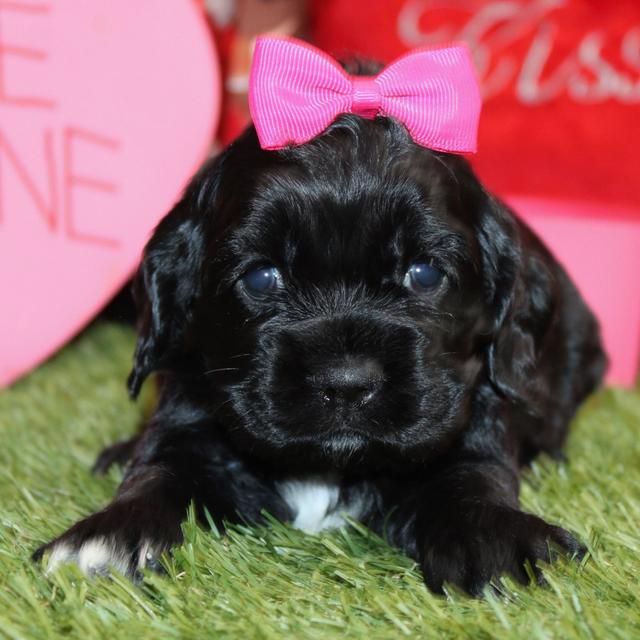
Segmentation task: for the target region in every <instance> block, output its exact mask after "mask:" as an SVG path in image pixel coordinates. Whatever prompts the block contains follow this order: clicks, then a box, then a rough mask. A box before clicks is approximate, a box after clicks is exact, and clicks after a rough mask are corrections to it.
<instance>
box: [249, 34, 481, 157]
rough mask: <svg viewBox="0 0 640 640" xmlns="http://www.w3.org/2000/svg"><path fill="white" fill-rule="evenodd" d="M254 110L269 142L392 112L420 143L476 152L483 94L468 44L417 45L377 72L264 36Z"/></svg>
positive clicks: (296, 140)
mask: <svg viewBox="0 0 640 640" xmlns="http://www.w3.org/2000/svg"><path fill="white" fill-rule="evenodd" d="M249 105H250V109H251V117H252V119H253V123H254V125H255V128H256V131H257V133H258V138H259V140H260V146H261V147H262V148H263V149H282V148H283V147H285V146H287V145H288V144H301V143H303V142H307V141H308V140H311V138H313V137H315V136H317V135H318V134H319V133H321V132H322V131H324V130H325V129H326V128H327V127H328V126H329V124H331V122H333V120H334V119H335V118H336V116H337V115H338V114H340V113H354V114H357V115H360V116H363V117H365V118H374V117H375V116H376V115H384V116H391V117H393V118H396V119H397V120H399V121H400V122H402V123H403V124H404V125H405V127H406V128H407V129H408V130H409V133H410V134H411V137H412V138H413V139H414V140H415V141H416V142H417V143H418V144H420V145H422V146H424V147H429V148H430V149H436V150H438V151H449V152H474V151H475V150H476V138H477V131H478V118H479V116H480V107H481V98H480V90H479V87H478V83H477V81H476V77H475V73H474V68H473V63H472V61H471V56H470V54H469V51H468V49H467V47H466V46H465V45H453V46H450V47H444V48H439V49H436V48H434V49H416V50H414V51H411V52H409V53H407V54H406V55H404V56H402V57H400V58H398V59H397V60H396V61H395V62H392V63H391V64H390V65H388V66H387V67H386V68H385V69H383V70H382V72H380V73H379V74H378V75H377V76H350V75H348V74H347V73H345V71H344V70H343V69H342V67H340V66H339V65H338V63H337V62H336V61H335V60H334V59H333V58H332V57H331V56H329V55H327V54H326V53H324V52H323V51H320V50H319V49H316V48H315V47H312V46H311V45H309V44H306V43H304V42H302V41H300V40H295V39H293V38H280V37H268V36H262V37H260V38H258V40H257V42H256V47H255V52H254V54H253V64H252V67H251V78H250V84H249Z"/></svg>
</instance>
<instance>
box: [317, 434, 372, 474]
mask: <svg viewBox="0 0 640 640" xmlns="http://www.w3.org/2000/svg"><path fill="white" fill-rule="evenodd" d="M369 445H370V442H369V439H368V438H366V436H364V435H363V434H360V433H357V432H353V431H347V430H346V429H344V430H338V431H336V433H334V434H332V435H330V436H328V437H326V438H325V439H324V440H322V441H321V442H320V443H319V449H320V453H321V455H322V457H323V458H325V459H326V460H327V461H328V462H330V463H333V464H335V465H336V466H340V467H342V466H346V465H348V464H349V463H350V462H352V461H353V460H356V459H359V458H362V457H363V456H364V455H365V454H366V451H367V449H368V448H369Z"/></svg>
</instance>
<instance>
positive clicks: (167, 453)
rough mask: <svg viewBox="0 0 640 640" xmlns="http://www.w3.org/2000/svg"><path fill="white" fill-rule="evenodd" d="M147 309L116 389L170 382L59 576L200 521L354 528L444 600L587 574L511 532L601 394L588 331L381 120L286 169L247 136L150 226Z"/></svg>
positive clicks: (491, 211) (55, 545)
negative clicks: (530, 570) (453, 591)
mask: <svg viewBox="0 0 640 640" xmlns="http://www.w3.org/2000/svg"><path fill="white" fill-rule="evenodd" d="M137 294H138V297H139V303H140V332H139V340H138V345H137V348H136V353H135V363H134V368H133V371H132V374H131V377H130V380H129V387H130V391H131V393H132V395H134V396H135V395H136V394H137V393H138V390H139V388H140V385H141V384H142V382H143V380H144V379H145V377H146V376H147V375H148V374H149V373H151V372H152V371H161V372H162V374H163V385H162V387H163V388H162V393H161V399H160V403H159V407H158V409H157V411H156V413H155V415H154V416H153V418H152V419H151V421H150V423H149V425H148V426H147V428H146V430H145V432H144V433H143V435H142V436H141V438H140V440H139V442H137V444H136V446H135V449H134V450H133V452H132V458H131V460H130V463H129V465H128V467H127V470H126V474H125V478H124V480H123V482H122V485H121V487H120V489H119V491H118V494H117V496H116V498H115V499H114V501H113V502H112V503H111V504H110V505H109V506H107V507H106V508H105V509H103V510H102V511H99V512H97V513H95V514H93V515H91V516H89V517H88V518H86V519H85V520H82V521H81V522H79V523H77V524H76V525H74V526H73V527H72V528H71V529H69V531H67V532H66V533H64V534H63V535H62V536H60V537H59V538H57V539H56V540H54V541H53V542H51V543H49V544H48V545H46V546H45V547H43V548H42V549H40V550H39V551H38V552H37V553H36V556H37V557H39V556H41V555H42V553H43V552H44V551H45V550H48V551H50V556H49V563H50V565H56V564H57V563H59V562H63V561H75V562H77V563H78V564H79V565H80V567H81V568H82V569H83V570H85V571H87V572H89V573H90V572H93V571H102V570H104V569H105V568H106V567H107V566H108V565H115V566H116V567H117V568H119V569H121V570H122V571H125V572H128V573H130V574H134V573H135V572H136V571H137V570H138V569H139V568H140V567H142V566H144V565H149V564H151V565H153V564H154V563H155V560H156V558H157V556H158V554H160V553H161V552H162V551H163V550H165V549H168V548H170V547H171V546H172V545H174V544H176V543H178V542H179V541H180V538H181V531H180V523H181V521H182V520H183V518H184V516H185V510H186V508H187V506H188V505H189V503H190V501H192V500H193V501H194V502H195V504H196V507H197V509H198V511H199V513H200V515H201V516H202V515H203V514H204V510H205V509H206V510H208V512H209V513H210V514H211V516H212V517H213V518H214V519H215V520H216V522H218V523H222V522H223V521H224V520H226V521H230V522H238V521H248V522H256V521H259V520H260V518H261V512H262V511H263V510H266V511H268V512H270V513H271V514H273V515H274V516H276V517H277V518H280V519H282V520H284V521H289V522H292V523H293V525H294V526H298V527H301V528H303V529H306V530H312V531H317V530H320V529H323V528H326V527H329V526H336V525H339V524H340V523H342V522H343V516H344V514H349V515H351V516H352V517H355V518H359V519H360V520H361V521H362V522H364V523H365V524H366V525H368V526H369V527H371V528H372V529H373V530H375V531H377V532H379V533H381V534H383V535H385V536H386V537H387V539H388V540H389V542H390V543H391V544H393V545H397V546H398V547H400V548H401V549H402V550H404V551H405V552H406V553H407V554H409V555H410V556H411V557H413V558H415V559H416V560H417V561H418V562H419V563H420V566H421V567H422V569H423V572H424V577H425V580H426V583H427V585H428V586H429V587H430V588H431V589H433V590H434V591H441V590H442V587H443V584H444V583H445V582H450V583H453V584H456V585H459V586H461V587H463V588H464V589H466V590H467V591H469V592H470V593H473V594H476V593H479V592H480V591H481V590H482V588H483V586H484V585H486V583H487V582H488V581H489V580H491V578H492V577H494V576H499V575H500V574H503V573H510V574H512V575H514V576H515V577H516V578H517V579H519V580H521V581H523V582H526V581H527V573H526V572H525V568H524V565H525V564H526V562H527V561H529V562H530V563H531V564H532V565H533V567H534V570H535V571H538V569H536V568H535V565H536V562H537V561H539V560H543V561H548V560H549V545H551V546H556V547H559V548H560V549H561V550H565V551H567V552H569V553H572V554H580V553H581V552H582V550H583V547H582V546H581V544H580V543H579V542H578V541H577V540H576V539H575V538H574V537H573V536H572V535H571V534H570V533H568V532H567V531H565V530H563V529H561V528H559V527H557V526H554V525H551V524H547V523H546V522H545V521H544V520H541V519H540V518H538V517H536V516H533V515H530V514H527V513H524V512H523V511H521V510H520V509H519V506H518V476H519V468H520V466H521V465H522V464H524V463H526V462H527V461H529V460H530V459H531V458H532V457H533V456H535V455H536V454H537V453H539V452H541V451H543V452H546V453H548V454H550V455H552V456H557V455H559V451H560V448H561V446H562V444H563V442H564V440H565V436H566V434H567V427H568V424H569V421H570V420H571V417H572V416H573V415H574V412H575V411H576V408H577V407H578V405H579V403H580V402H581V401H582V400H583V399H584V398H585V396H587V394H589V393H590V392H591V391H592V390H593V389H594V388H595V387H596V386H597V385H598V383H599V382H600V380H601V376H602V373H603V370H604V367H605V358H604V356H603V352H602V349H601V345H600V340H599V335H598V327H597V324H596V322H595V320H594V318H593V316H592V314H591V313H590V312H589V310H588V309H587V307H586V306H585V304H584V302H583V301H582V299H581V298H580V296H579V294H578V292H577V291H576V289H575V287H574V286H573V285H572V283H571V282H570V281H569V279H568V277H567V275H566V274H565V272H564V271H563V269H562V267H560V265H558V263H557V262H556V261H555V260H554V259H553V258H552V256H551V255H550V254H549V252H548V251H547V250H546V249H545V248H544V247H543V246H542V244H541V243H540V241H539V240H538V239H537V238H536V237H535V236H534V234H533V233H532V232H531V231H530V230H529V229H528V228H527V227H525V226H524V225H523V224H522V223H521V222H519V221H518V220H517V219H516V218H515V217H514V216H513V215H512V214H511V212H509V211H508V210H507V209H506V208H505V206H504V205H502V204H501V203H499V202H498V201H496V200H495V199H494V198H493V197H491V196H490V195H489V194H488V193H487V192H486V191H485V190H484V189H483V187H482V186H481V185H480V183H479V182H478V180H477V179H476V177H475V176H474V174H473V172H472V171H471V169H470V167H469V165H468V164H467V162H466V161H465V160H464V159H462V158H461V157H458V156H455V155H449V154H444V153H437V152H434V151H430V150H428V149H425V148H423V147H421V146H419V145H417V144H415V143H414V142H413V141H412V140H411V138H410V136H409V135H408V133H407V131H406V130H405V128H404V127H403V126H402V125H401V124H399V123H397V122H396V121H394V120H393V119H390V118H384V117H378V118H376V119H375V120H365V119H362V118H360V117H357V116H351V115H343V116H340V117H339V118H338V119H337V120H336V121H335V122H334V123H333V124H332V125H331V126H330V127H329V128H328V129H327V130H326V131H325V132H324V133H323V134H322V135H320V136H318V137H317V138H315V139H314V140H312V141H311V142H309V143H307V144H304V145H301V146H299V147H291V148H286V149H283V150H281V151H263V150H261V149H260V146H259V144H258V141H257V138H256V134H255V131H254V130H253V129H249V130H247V132H246V133H244V134H243V135H242V136H241V137H240V139H238V140H237V141H236V142H235V143H233V144H232V145H231V147H230V148H228V149H227V150H226V151H225V152H224V153H223V154H222V155H221V156H220V157H219V158H217V159H215V160H212V161H210V162H208V163H207V164H206V165H205V166H204V167H203V168H202V169H201V171H200V172H199V173H198V175H197V176H196V177H195V178H194V179H193V181H192V183H191V184H190V186H189V187H188V189H187V190H186V193H185V195H184V197H183V199H182V200H181V201H180V202H179V203H178V204H177V205H176V207H175V208H174V209H173V211H171V212H170V213H169V215H167V216H166V218H165V219H164V220H163V221H162V222H161V223H160V225H159V226H158V228H157V230H156V232H155V234H154V236H153V238H152V239H151V241H150V242H149V244H148V246H147V248H146V252H145V256H144V262H143V265H142V268H141V273H140V276H139V280H138V284H137ZM123 452H124V453H126V452H127V450H126V448H125V449H120V450H119V451H116V453H119V454H120V455H121V454H122V453H123ZM108 455H109V454H107V456H108Z"/></svg>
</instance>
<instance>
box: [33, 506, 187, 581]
mask: <svg viewBox="0 0 640 640" xmlns="http://www.w3.org/2000/svg"><path fill="white" fill-rule="evenodd" d="M180 540H181V532H180V527H179V523H176V522H175V521H171V522H165V523H164V524H163V523H161V522H160V521H159V519H158V517H157V515H154V516H153V517H149V514H148V513H146V512H145V510H139V509H136V508H133V509H131V508H130V507H129V508H127V506H126V505H124V506H123V505H112V506H110V507H107V508H106V509H104V510H103V511H100V512H98V513H94V514H93V515H91V516H89V517H88V518H85V519H84V520H81V521H80V522H78V523H77V524H75V525H74V526H73V527H71V528H70V529H69V530H68V531H66V532H65V533H63V534H62V535H61V536H60V537H58V538H56V539H55V540H52V541H51V542H49V543H48V544H46V545H43V546H42V547H40V548H39V549H38V550H37V551H36V552H35V553H34V554H33V556H32V557H33V559H34V560H35V561H40V560H41V559H42V558H43V557H44V558H45V566H46V571H47V572H50V571H53V570H54V569H56V568H57V567H59V566H60V565H62V564H68V563H74V564H76V565H78V567H79V568H80V570H81V571H82V572H83V573H84V574H85V575H87V576H95V575H108V574H109V573H110V571H111V570H114V569H115V570H116V571H119V572H120V573H123V574H124V575H127V576H129V577H131V578H135V577H138V576H139V575H140V571H141V570H142V569H143V568H145V567H147V568H149V569H151V570H154V571H162V565H161V563H160V556H161V555H162V553H163V552H164V551H166V550H168V549H170V548H171V547H172V546H173V545H174V544H176V543H178V542H180Z"/></svg>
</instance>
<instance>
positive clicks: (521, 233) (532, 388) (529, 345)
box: [479, 194, 554, 414]
mask: <svg viewBox="0 0 640 640" xmlns="http://www.w3.org/2000/svg"><path fill="white" fill-rule="evenodd" d="M485 195H486V194H485ZM486 197H487V202H486V209H485V212H484V215H483V218H482V223H481V228H480V232H479V237H480V244H481V247H482V254H483V269H484V274H485V287H486V290H487V292H488V296H489V306H490V308H492V309H493V310H494V324H493V336H492V340H491V343H490V344H489V348H488V353H487V361H488V369H489V378H490V380H491V383H492V384H493V386H494V387H495V388H496V389H497V390H498V391H499V392H500V393H501V394H502V395H504V396H506V397H508V398H510V399H511V400H513V401H515V402H517V403H518V404H520V405H521V406H522V407H523V408H524V409H526V410H527V411H528V412H529V413H533V414H536V413H538V412H539V411H540V410H541V408H542V406H543V405H544V403H545V401H546V400H547V399H548V397H549V389H548V386H547V383H546V381H545V377H544V376H543V375H541V373H540V371H539V367H538V366H537V364H538V356H539V350H540V345H541V342H542V339H543V337H544V335H545V334H546V332H547V330H548V328H549V326H550V324H551V321H552V318H553V308H554V304H553V280H552V275H551V274H550V272H549V271H548V269H547V267H546V264H545V261H543V260H542V256H539V257H538V256H537V255H536V254H535V253H533V252H532V251H531V249H530V247H531V246H532V245H533V244H534V243H535V244H537V243H536V242H535V239H534V237H533V234H532V233H531V232H530V231H529V230H528V229H526V228H525V227H521V226H519V225H518V224H517V222H516V220H515V218H514V215H513V214H512V213H511V212H510V211H509V210H508V209H507V207H506V206H505V205H503V204H502V203H500V202H498V201H497V200H495V199H494V198H492V197H491V196H488V195H487V196H486ZM532 241H533V242H532ZM540 250H541V251H544V249H542V248H541V247H540Z"/></svg>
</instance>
